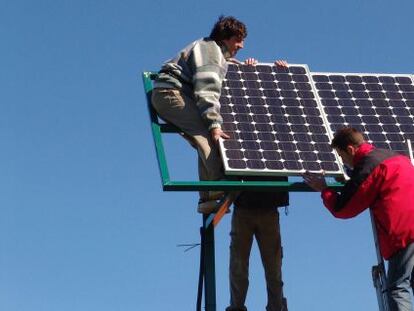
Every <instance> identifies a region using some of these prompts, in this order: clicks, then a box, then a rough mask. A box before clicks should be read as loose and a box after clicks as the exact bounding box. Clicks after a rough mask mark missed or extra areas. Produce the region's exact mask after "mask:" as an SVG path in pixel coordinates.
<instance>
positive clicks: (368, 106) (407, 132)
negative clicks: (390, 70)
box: [312, 73, 414, 154]
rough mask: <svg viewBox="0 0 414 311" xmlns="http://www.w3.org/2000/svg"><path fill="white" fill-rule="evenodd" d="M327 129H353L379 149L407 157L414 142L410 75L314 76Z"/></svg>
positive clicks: (412, 95) (328, 74)
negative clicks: (409, 141) (359, 131)
mask: <svg viewBox="0 0 414 311" xmlns="http://www.w3.org/2000/svg"><path fill="white" fill-rule="evenodd" d="M312 79H313V82H314V84H315V88H316V89H317V96H318V97H319V98H320V103H321V104H322V106H323V111H324V114H325V115H326V119H327V122H328V126H329V127H330V129H331V130H332V131H333V132H334V131H335V130H336V129H338V128H340V127H343V126H345V125H346V126H353V127H355V128H357V129H359V130H361V131H362V132H364V133H365V135H366V137H367V139H368V141H369V142H371V143H373V144H374V145H375V146H377V147H379V148H386V149H392V150H395V151H397V152H400V153H405V154H407V152H408V149H407V145H406V140H407V139H410V140H411V141H414V120H413V119H414V83H413V80H412V78H411V76H410V75H389V74H350V73H349V74H348V73H312Z"/></svg>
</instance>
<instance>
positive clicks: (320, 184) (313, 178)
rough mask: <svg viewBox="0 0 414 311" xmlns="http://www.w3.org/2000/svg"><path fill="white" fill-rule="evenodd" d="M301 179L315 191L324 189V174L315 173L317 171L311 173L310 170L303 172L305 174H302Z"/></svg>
mask: <svg viewBox="0 0 414 311" xmlns="http://www.w3.org/2000/svg"><path fill="white" fill-rule="evenodd" d="M302 177H303V179H304V180H305V183H307V184H308V186H309V187H311V188H312V189H313V190H315V191H322V190H324V189H325V188H326V187H327V186H326V181H325V176H324V174H323V173H322V174H317V173H311V172H308V171H307V172H305V174H303V175H302Z"/></svg>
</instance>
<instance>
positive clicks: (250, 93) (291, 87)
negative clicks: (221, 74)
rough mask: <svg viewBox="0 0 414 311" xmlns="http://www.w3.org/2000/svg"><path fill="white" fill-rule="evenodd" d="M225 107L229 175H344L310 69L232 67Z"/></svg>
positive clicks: (223, 97) (224, 145)
mask: <svg viewBox="0 0 414 311" xmlns="http://www.w3.org/2000/svg"><path fill="white" fill-rule="evenodd" d="M220 103H221V115H222V117H223V120H224V123H223V126H222V128H223V131H224V132H225V133H227V134H229V135H230V137H231V138H230V139H226V140H222V141H221V142H220V147H221V148H220V149H221V153H222V157H223V161H224V167H225V171H226V173H227V174H242V175H248V174H250V175H271V174H273V175H298V174H301V173H303V172H304V171H306V170H309V171H322V170H324V171H325V172H326V173H327V174H330V175H340V174H341V169H340V167H339V165H338V164H337V163H338V161H337V160H338V159H337V158H336V155H335V153H334V152H333V151H332V149H331V148H330V146H329V143H330V138H329V135H328V132H327V130H326V127H325V125H324V120H323V117H322V114H321V111H320V108H319V107H320V106H319V105H318V102H317V98H316V97H315V92H314V88H313V86H312V82H311V79H310V74H309V71H308V69H307V67H306V66H304V65H290V66H289V68H281V67H276V66H273V65H265V64H260V65H257V66H249V65H235V64H231V65H229V68H228V73H227V76H226V79H225V80H224V81H223V88H222V94H221V98H220Z"/></svg>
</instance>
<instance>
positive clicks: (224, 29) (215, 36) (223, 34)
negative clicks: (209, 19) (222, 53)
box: [210, 15, 247, 42]
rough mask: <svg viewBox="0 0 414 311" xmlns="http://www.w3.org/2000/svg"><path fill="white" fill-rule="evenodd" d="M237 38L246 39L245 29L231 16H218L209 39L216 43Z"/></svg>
mask: <svg viewBox="0 0 414 311" xmlns="http://www.w3.org/2000/svg"><path fill="white" fill-rule="evenodd" d="M233 36H237V37H239V38H240V39H244V38H246V37H247V28H246V25H244V24H243V23H242V22H241V21H239V20H237V19H236V18H234V17H233V16H223V15H222V16H220V17H219V19H218V21H217V22H216V24H215V25H214V27H213V29H212V30H211V33H210V38H211V39H212V40H214V41H216V42H221V41H223V40H227V39H230V38H231V37H233Z"/></svg>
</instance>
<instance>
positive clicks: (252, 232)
mask: <svg viewBox="0 0 414 311" xmlns="http://www.w3.org/2000/svg"><path fill="white" fill-rule="evenodd" d="M230 236H231V244H230V306H229V307H228V308H227V309H226V310H227V311H247V308H246V306H245V301H246V295H247V289H248V287H249V257H250V251H251V248H252V243H253V237H255V238H256V241H257V245H258V246H259V250H260V256H261V259H262V263H263V268H264V271H265V278H266V285H267V306H266V310H267V311H281V310H284V307H283V302H282V300H283V291H282V286H283V283H282V248H281V240H280V226H279V213H278V211H277V210H276V209H273V208H254V207H252V208H237V207H236V208H235V209H234V212H233V217H232V220H231V232H230Z"/></svg>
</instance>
